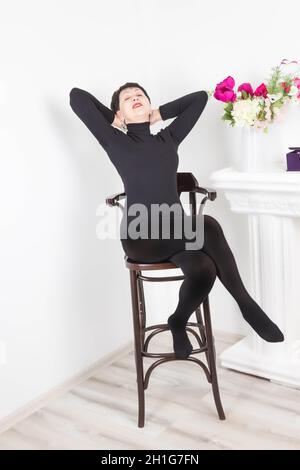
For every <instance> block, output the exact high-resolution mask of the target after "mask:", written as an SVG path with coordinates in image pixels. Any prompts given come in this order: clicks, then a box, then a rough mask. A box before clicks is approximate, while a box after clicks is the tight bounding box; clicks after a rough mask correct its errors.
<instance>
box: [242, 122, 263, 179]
mask: <svg viewBox="0 0 300 470" xmlns="http://www.w3.org/2000/svg"><path fill="white" fill-rule="evenodd" d="M239 132H240V136H239V150H238V153H237V159H236V167H237V169H238V171H242V172H252V171H260V170H261V168H260V162H259V161H258V155H257V142H256V132H257V131H256V129H255V128H254V127H251V126H244V127H240V128H239Z"/></svg>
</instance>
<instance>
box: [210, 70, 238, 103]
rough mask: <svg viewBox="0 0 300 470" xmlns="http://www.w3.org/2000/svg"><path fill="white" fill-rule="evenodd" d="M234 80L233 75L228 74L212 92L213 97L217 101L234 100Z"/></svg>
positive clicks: (226, 101)
mask: <svg viewBox="0 0 300 470" xmlns="http://www.w3.org/2000/svg"><path fill="white" fill-rule="evenodd" d="M234 84H235V81H234V78H233V77H230V76H228V77H227V78H225V80H223V81H222V82H220V83H218V84H217V86H216V89H215V92H214V95H213V96H214V97H215V98H216V99H217V100H219V101H224V102H225V103H228V102H229V101H235V99H236V94H235V93H234V90H233V87H234Z"/></svg>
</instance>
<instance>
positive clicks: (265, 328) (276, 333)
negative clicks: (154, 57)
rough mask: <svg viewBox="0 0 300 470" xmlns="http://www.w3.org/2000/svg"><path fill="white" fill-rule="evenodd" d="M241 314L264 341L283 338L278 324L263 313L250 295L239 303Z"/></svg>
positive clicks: (275, 341)
mask: <svg viewBox="0 0 300 470" xmlns="http://www.w3.org/2000/svg"><path fill="white" fill-rule="evenodd" d="M239 306H240V309H241V312H242V315H243V317H244V319H245V320H246V322H248V323H249V325H250V326H251V327H252V328H253V329H254V331H256V333H257V334H258V335H259V336H260V337H261V338H263V339H264V340H265V341H268V342H270V343H278V342H281V341H283V340H284V336H283V333H282V332H281V331H280V329H279V328H278V326H277V325H276V324H275V323H274V322H272V320H271V319H270V318H269V317H268V316H267V315H266V314H265V312H264V311H263V310H262V309H261V308H260V306H259V305H258V304H257V303H256V302H255V300H254V299H252V297H250V296H249V297H248V298H247V299H246V300H244V301H243V302H241V303H239Z"/></svg>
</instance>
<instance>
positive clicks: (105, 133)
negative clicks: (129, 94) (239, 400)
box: [70, 88, 283, 358]
mask: <svg viewBox="0 0 300 470" xmlns="http://www.w3.org/2000/svg"><path fill="white" fill-rule="evenodd" d="M207 100H208V95H207V93H206V92H205V91H196V92H194V93H190V94H187V95H185V96H182V97H181V98H178V99H176V100H174V101H170V102H168V103H165V104H163V105H161V106H159V111H160V114H161V117H162V119H163V120H166V119H169V118H173V117H176V119H174V120H173V121H172V122H171V124H169V125H168V126H166V127H165V128H164V129H161V130H160V131H159V132H158V133H157V134H155V135H153V134H151V132H150V123H149V121H146V122H141V123H131V124H130V123H128V124H127V130H128V131H127V133H124V132H123V131H122V130H119V129H117V128H115V127H113V126H112V125H111V124H112V122H113V120H114V113H113V111H112V110H110V109H109V108H107V107H106V106H104V105H103V104H102V103H101V102H100V101H98V100H97V99H96V98H95V97H94V96H93V95H91V94H90V93H88V92H87V91H85V90H81V89H80V88H72V90H71V92H70V105H71V107H72V109H73V111H74V112H75V113H76V114H77V115H78V116H79V118H80V119H81V120H82V121H83V122H84V124H85V125H86V126H87V127H88V129H89V130H90V131H91V132H92V134H93V135H94V136H95V137H96V139H97V140H98V142H99V143H100V145H101V146H102V147H103V148H104V150H105V151H106V153H107V154H108V156H109V158H110V160H111V161H112V163H113V165H114V166H115V167H116V169H117V171H118V173H119V174H120V176H121V178H122V181H123V184H124V191H125V193H126V195H127V198H126V204H125V211H124V214H123V218H122V221H121V226H120V238H121V242H122V245H123V248H124V251H125V253H126V254H127V255H128V256H129V258H131V259H132V260H135V261H139V262H146V263H147V262H159V261H166V260H169V261H171V262H173V263H174V264H175V265H176V266H178V267H179V268H181V269H182V271H183V273H184V275H185V279H184V281H183V282H182V285H181V287H180V290H179V301H178V305H177V308H176V310H175V312H174V313H173V314H172V315H171V316H170V317H169V318H168V324H169V326H170V329H171V332H172V335H173V344H174V351H175V355H176V357H178V358H186V357H188V355H189V354H190V353H191V351H192V349H193V347H192V345H191V343H190V341H189V339H188V336H187V333H186V330H185V326H186V323H187V321H188V319H189V317H190V315H191V314H192V313H193V312H194V311H195V310H196V308H197V307H198V306H199V305H200V304H201V303H202V302H203V300H204V299H205V298H206V297H207V295H208V293H209V292H210V290H211V288H212V286H213V284H214V281H215V278H216V276H217V275H218V277H219V279H220V281H221V282H222V284H223V285H224V286H225V288H226V289H227V290H228V291H229V292H230V293H231V294H232V296H233V297H234V298H235V300H236V301H237V303H238V305H239V307H240V309H241V312H242V315H243V317H244V319H245V320H246V321H247V322H248V323H249V324H250V325H251V326H252V328H253V329H254V330H255V331H256V332H257V333H258V334H259V335H260V336H261V337H262V338H264V339H265V340H266V341H269V342H277V341H283V334H282V332H281V331H280V330H279V328H278V327H277V325H275V323H273V322H272V321H271V320H270V319H269V317H268V316H267V315H266V314H265V313H264V312H263V310H262V309H261V308H260V306H259V305H258V304H257V303H256V302H255V300H254V299H253V298H252V297H251V296H250V294H249V293H248V292H247V290H246V288H245V286H244V284H243V281H242V279H241V277H240V274H239V271H238V268H237V265H236V261H235V258H234V256H233V253H232V251H231V249H230V247H229V245H228V243H227V240H226V238H225V235H224V233H223V230H222V227H221V225H220V224H219V222H218V221H217V220H216V219H215V218H213V217H211V216H209V215H204V224H203V226H204V230H203V232H204V233H203V242H204V243H203V246H202V247H201V248H200V249H190V248H189V249H186V242H192V241H193V239H191V238H188V239H186V238H185V230H182V234H183V235H182V237H181V238H176V236H177V233H176V234H175V235H176V236H175V237H173V228H174V227H173V223H172V221H174V218H172V217H170V218H169V219H168V221H169V224H170V235H171V236H170V237H169V238H165V237H164V238H162V237H161V235H162V233H161V232H159V238H158V239H155V238H149V237H148V238H146V237H145V236H144V235H143V237H141V238H136V239H134V238H131V237H130V236H129V237H128V236H127V235H128V233H127V228H128V224H130V222H131V221H132V220H133V219H136V217H137V214H138V213H136V214H135V215H130V214H129V215H128V210H129V209H130V207H131V205H134V204H136V203H142V204H143V205H144V206H145V207H146V208H148V209H149V210H148V212H147V215H146V216H145V217H146V219H147V222H148V234H151V232H150V230H151V223H152V220H151V217H150V214H151V211H150V208H151V204H158V205H160V204H163V203H166V204H168V205H169V206H172V205H173V204H174V203H177V207H180V208H181V211H182V221H184V220H185V217H187V218H188V217H192V216H191V215H187V214H186V213H185V212H184V210H183V207H182V205H181V202H180V198H179V195H178V192H177V168H178V154H177V150H178V146H179V144H180V143H181V142H182V141H183V139H184V138H185V137H186V136H187V134H188V133H189V132H190V131H191V129H192V128H193V127H194V125H195V124H196V122H197V120H198V118H199V117H200V115H201V113H202V111H203V109H204V108H205V105H206V103H207ZM170 214H172V212H170ZM179 218H180V217H179ZM146 219H144V221H145V220H146ZM177 220H178V219H177ZM159 224H160V222H159ZM137 231H138V230H137ZM196 232H197V230H196ZM189 235H190V234H189Z"/></svg>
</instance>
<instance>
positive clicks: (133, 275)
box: [130, 270, 145, 428]
mask: <svg viewBox="0 0 300 470" xmlns="http://www.w3.org/2000/svg"><path fill="white" fill-rule="evenodd" d="M130 287H131V302H132V314H133V330H134V353H135V365H136V376H137V388H138V426H139V427H140V428H142V427H144V425H145V389H144V368H143V357H142V350H141V327H140V311H139V295H138V279H137V271H135V270H130Z"/></svg>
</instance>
